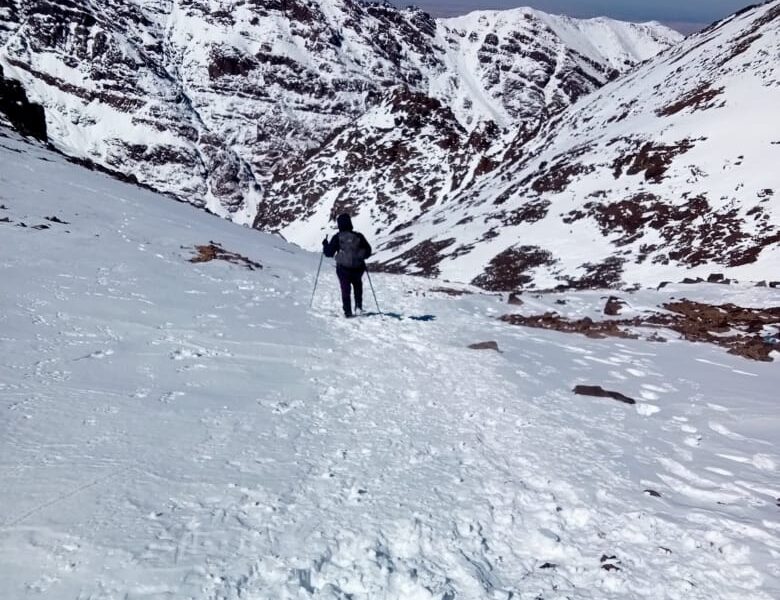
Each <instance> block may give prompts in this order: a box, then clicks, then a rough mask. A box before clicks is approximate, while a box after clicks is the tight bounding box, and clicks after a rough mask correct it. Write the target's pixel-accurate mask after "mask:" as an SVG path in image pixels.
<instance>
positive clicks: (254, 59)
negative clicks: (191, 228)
mask: <svg viewBox="0 0 780 600" xmlns="http://www.w3.org/2000/svg"><path fill="white" fill-rule="evenodd" d="M678 40H679V35H678V34H676V33H674V32H672V31H671V30H669V29H667V28H665V27H662V26H660V25H658V24H648V25H632V24H625V23H619V22H615V21H609V20H604V19H601V20H591V21H576V20H572V19H567V18H563V17H552V16H549V15H545V14H543V13H539V12H537V11H532V10H530V9H523V10H515V11H508V12H506V13H475V14H472V15H469V16H467V17H463V18H458V19H445V20H435V19H433V18H431V17H430V16H429V15H427V14H426V13H424V12H421V11H419V10H416V9H407V10H398V9H396V8H393V7H392V6H390V5H388V4H368V3H362V2H356V1H353V0H321V1H318V2H308V1H304V0H230V1H222V2H220V3H219V4H218V5H217V4H215V3H213V2H206V1H200V0H188V1H187V2H180V1H173V0H131V1H124V0H122V1H120V0H93V1H90V2H81V1H76V0H35V1H33V2H28V1H22V0H9V1H7V2H5V3H3V6H2V7H0V66H2V67H3V68H4V69H5V72H6V76H7V77H9V78H12V79H15V80H18V81H20V82H21V83H22V85H23V87H24V89H25V90H26V91H27V93H28V95H29V96H30V98H31V100H32V101H34V102H37V103H40V104H41V105H43V106H44V108H45V110H46V115H47V124H48V129H49V136H50V138H51V141H52V143H53V144H55V145H56V146H57V147H58V148H59V149H60V150H62V151H63V152H65V153H67V154H69V155H71V156H75V157H78V158H81V159H87V160H90V161H92V162H94V163H96V164H98V165H101V166H103V167H106V168H109V169H112V170H114V171H117V172H121V173H123V174H124V175H125V176H133V177H135V178H137V179H138V180H139V181H141V182H143V183H145V184H148V185H151V186H153V187H155V188H156V189H159V190H161V191H165V192H170V193H172V194H174V195H176V196H177V197H179V198H180V199H183V200H186V201H188V202H192V203H193V204H196V205H198V206H205V207H207V208H209V209H210V210H212V211H213V212H216V213H217V214H220V215H223V216H229V217H230V218H231V219H232V220H234V221H236V222H239V223H250V222H252V220H253V219H254V218H255V216H256V210H257V206H258V205H263V206H265V210H266V212H268V211H270V212H273V211H277V212H280V211H281V212H283V210H282V208H280V207H277V206H275V203H276V200H275V195H274V193H273V192H272V193H270V194H268V195H266V193H265V191H266V188H268V187H272V186H273V185H274V183H275V182H276V181H278V177H276V178H275V177H274V174H273V173H274V171H275V170H276V169H280V170H281V171H282V172H285V171H289V170H290V169H291V167H290V166H289V165H287V166H285V165H286V163H287V162H288V159H290V158H292V159H293V161H295V160H300V159H301V157H303V156H304V155H305V154H306V153H307V151H311V150H313V149H315V148H317V147H318V146H319V145H320V144H322V143H323V142H324V141H326V140H328V139H330V138H331V136H332V135H333V132H334V131H336V130H338V129H340V128H342V127H345V126H348V125H349V124H350V123H354V122H355V121H356V119H361V118H362V117H363V115H364V114H365V113H366V111H367V110H369V109H371V108H372V107H376V106H379V107H380V110H381V106H383V105H384V104H385V103H386V102H388V101H390V100H389V98H390V97H392V95H393V94H394V93H395V91H394V90H395V89H396V88H399V87H401V88H406V89H408V90H409V93H411V94H424V95H426V96H429V97H430V98H431V99H433V100H436V101H438V102H439V103H441V104H442V106H443V107H445V108H447V109H449V110H450V111H452V114H453V115H454V117H455V118H456V119H457V121H458V124H459V126H460V127H461V128H464V129H466V130H467V131H468V132H469V133H470V132H471V131H472V130H473V129H475V128H477V127H481V128H490V127H486V126H485V125H481V123H484V122H493V123H494V124H495V125H496V127H497V128H498V129H501V128H504V127H516V126H527V127H538V125H539V123H541V122H544V121H545V120H546V119H547V118H549V115H551V114H554V113H555V112H557V111H559V110H560V109H561V108H562V107H565V106H567V105H569V104H570V103H571V102H573V101H575V100H576V99H578V98H579V97H581V96H582V95H583V94H586V93H588V92H591V91H593V90H595V89H596V88H598V87H600V86H601V85H602V84H603V83H605V82H606V81H608V80H609V79H611V78H614V77H615V76H616V75H617V74H618V73H620V72H624V71H626V70H627V69H628V68H630V67H631V66H632V65H634V64H635V63H636V62H638V61H642V60H644V59H646V58H648V57H650V56H651V55H653V54H655V53H656V52H658V51H659V50H661V49H664V48H667V47H668V46H670V45H671V44H673V43H676V42H677V41H678Z"/></svg>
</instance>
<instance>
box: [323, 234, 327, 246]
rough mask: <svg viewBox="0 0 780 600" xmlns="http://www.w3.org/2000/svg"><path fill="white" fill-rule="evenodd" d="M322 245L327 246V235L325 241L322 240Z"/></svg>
mask: <svg viewBox="0 0 780 600" xmlns="http://www.w3.org/2000/svg"><path fill="white" fill-rule="evenodd" d="M322 245H323V246H327V245H328V236H327V235H326V236H325V239H324V240H322Z"/></svg>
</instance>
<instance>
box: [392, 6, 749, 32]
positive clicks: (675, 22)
mask: <svg viewBox="0 0 780 600" xmlns="http://www.w3.org/2000/svg"><path fill="white" fill-rule="evenodd" d="M392 1H393V3H394V4H396V5H398V6H407V5H409V4H412V3H413V4H415V5H416V6H419V7H420V8H422V9H424V10H426V11H427V12H429V13H431V14H433V15H435V16H437V17H439V16H441V17H444V16H454V15H461V14H465V13H467V12H471V11H472V10H492V9H505V8H515V7H518V6H532V7H534V8H538V9H539V10H543V11H545V12H549V13H554V14H565V15H570V16H573V17H597V16H607V17H612V18H615V19H621V20H625V21H661V22H662V23H666V24H667V25H670V26H672V27H675V28H676V29H679V30H680V31H682V32H683V33H690V32H692V31H697V30H698V29H701V28H702V27H704V26H706V25H709V24H710V23H712V22H713V21H717V20H718V19H721V18H723V17H725V16H728V15H729V14H731V13H733V12H736V11H737V10H739V9H740V8H743V7H745V6H748V5H749V4H755V3H756V0H754V1H753V2H750V1H745V0H651V1H648V0H416V1H415V2H410V1H405V0H392Z"/></svg>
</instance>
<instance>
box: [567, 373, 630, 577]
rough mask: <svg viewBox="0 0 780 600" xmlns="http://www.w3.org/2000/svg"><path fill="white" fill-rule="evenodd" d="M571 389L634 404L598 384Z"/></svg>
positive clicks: (626, 397) (584, 393)
mask: <svg viewBox="0 0 780 600" xmlns="http://www.w3.org/2000/svg"><path fill="white" fill-rule="evenodd" d="M573 391H574V393H575V394H579V395H580V396H594V397H596V398H612V399H613V400H617V401H618V402H623V403H625V404H636V400H634V399H633V398H629V397H628V396H625V395H623V394H621V393H620V392H611V391H608V390H605V389H604V388H602V387H601V386H598V385H578V386H576V387H575V388H574V390H573ZM611 558H615V557H614V556H613V557H611ZM602 562H604V559H603V558H602Z"/></svg>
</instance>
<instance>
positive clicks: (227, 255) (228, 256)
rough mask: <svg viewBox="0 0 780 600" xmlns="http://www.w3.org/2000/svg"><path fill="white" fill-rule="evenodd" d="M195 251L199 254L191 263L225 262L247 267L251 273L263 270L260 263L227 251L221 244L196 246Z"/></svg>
mask: <svg viewBox="0 0 780 600" xmlns="http://www.w3.org/2000/svg"><path fill="white" fill-rule="evenodd" d="M195 250H196V252H197V254H196V255H195V256H193V257H192V258H191V259H190V262H192V263H202V262H210V261H212V260H224V261H225V262H229V263H232V264H234V265H239V266H242V267H245V268H247V269H249V270H250V271H254V270H256V269H262V268H263V265H261V264H260V263H258V262H255V261H253V260H250V259H248V258H247V257H246V256H242V255H241V254H237V253H236V252H230V251H229V250H225V249H224V248H222V246H221V245H220V244H218V243H216V242H209V243H208V245H205V246H195Z"/></svg>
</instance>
